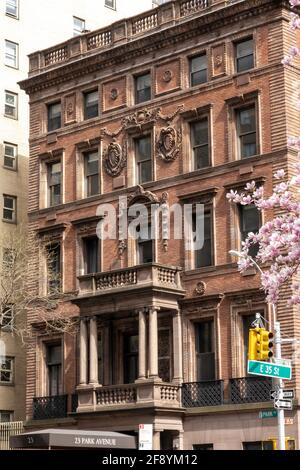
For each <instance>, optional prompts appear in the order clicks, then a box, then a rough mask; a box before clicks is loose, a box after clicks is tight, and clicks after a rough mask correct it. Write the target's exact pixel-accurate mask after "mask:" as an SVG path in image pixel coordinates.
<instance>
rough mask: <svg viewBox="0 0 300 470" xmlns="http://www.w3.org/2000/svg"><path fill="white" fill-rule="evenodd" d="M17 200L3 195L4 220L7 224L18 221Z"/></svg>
mask: <svg viewBox="0 0 300 470" xmlns="http://www.w3.org/2000/svg"><path fill="white" fill-rule="evenodd" d="M16 209H17V198H16V197H15V196H7V195H5V194H4V195H3V220H4V221H5V222H16V221H17V214H16V213H17V210H16Z"/></svg>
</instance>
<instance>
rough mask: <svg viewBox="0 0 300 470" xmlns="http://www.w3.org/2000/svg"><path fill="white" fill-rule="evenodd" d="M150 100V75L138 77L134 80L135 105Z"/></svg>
mask: <svg viewBox="0 0 300 470" xmlns="http://www.w3.org/2000/svg"><path fill="white" fill-rule="evenodd" d="M149 100H151V74H150V73H147V74H145V75H140V76H139V77H136V79H135V101H136V104H138V103H143V102H144V101H149Z"/></svg>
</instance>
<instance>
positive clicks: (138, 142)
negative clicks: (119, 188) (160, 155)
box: [135, 135, 153, 184]
mask: <svg viewBox="0 0 300 470" xmlns="http://www.w3.org/2000/svg"><path fill="white" fill-rule="evenodd" d="M135 158H136V167H137V182H138V184H143V183H147V182H148V181H152V179H153V178H152V146H151V135H147V136H144V137H139V138H137V139H135Z"/></svg>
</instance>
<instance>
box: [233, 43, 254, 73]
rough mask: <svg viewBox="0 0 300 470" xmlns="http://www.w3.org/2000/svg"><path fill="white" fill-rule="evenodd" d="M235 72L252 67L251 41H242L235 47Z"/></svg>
mask: <svg viewBox="0 0 300 470" xmlns="http://www.w3.org/2000/svg"><path fill="white" fill-rule="evenodd" d="M236 58H237V72H243V71H245V70H249V69H252V68H253V67H254V56H253V39H248V40H247V41H242V42H240V43H238V44H237V45H236Z"/></svg>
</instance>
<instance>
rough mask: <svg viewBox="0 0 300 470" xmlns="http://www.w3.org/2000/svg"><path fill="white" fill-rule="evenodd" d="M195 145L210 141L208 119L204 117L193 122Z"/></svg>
mask: <svg viewBox="0 0 300 470" xmlns="http://www.w3.org/2000/svg"><path fill="white" fill-rule="evenodd" d="M192 139H193V146H195V145H201V144H207V143H208V120H207V119H203V120H202V121H197V122H194V123H193V124H192Z"/></svg>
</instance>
